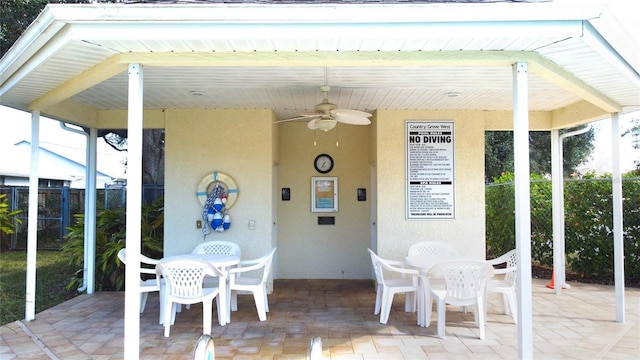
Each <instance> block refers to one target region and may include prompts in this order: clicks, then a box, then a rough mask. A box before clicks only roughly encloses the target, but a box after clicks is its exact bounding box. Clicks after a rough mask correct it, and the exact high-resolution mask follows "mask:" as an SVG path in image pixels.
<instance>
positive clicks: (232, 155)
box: [164, 110, 274, 259]
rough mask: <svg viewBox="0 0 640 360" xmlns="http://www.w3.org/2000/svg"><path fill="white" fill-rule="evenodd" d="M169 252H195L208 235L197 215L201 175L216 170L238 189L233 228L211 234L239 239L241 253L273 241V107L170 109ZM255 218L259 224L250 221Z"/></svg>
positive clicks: (257, 251) (254, 253)
mask: <svg viewBox="0 0 640 360" xmlns="http://www.w3.org/2000/svg"><path fill="white" fill-rule="evenodd" d="M165 122H166V124H165V126H166V134H165V141H166V144H165V146H166V148H165V150H166V157H165V161H166V163H165V168H166V169H167V170H166V174H165V240H164V247H165V249H164V251H165V255H166V256H169V255H176V254H184V253H190V252H191V250H192V249H193V248H194V247H195V246H196V245H197V244H199V243H200V242H202V241H203V235H202V230H201V229H197V228H196V221H197V220H200V219H201V217H202V205H201V204H200V202H199V201H198V198H197V197H196V190H197V187H198V184H199V183H200V181H201V180H202V179H203V178H204V177H205V176H206V175H207V174H211V173H212V172H213V171H219V172H223V173H225V174H227V175H229V176H231V177H232V178H233V179H234V181H235V183H236V185H237V186H238V189H239V195H238V199H237V201H236V203H235V204H234V205H233V207H232V208H230V209H229V213H230V216H231V228H230V229H229V230H227V231H225V232H222V233H219V232H214V233H212V234H210V235H208V236H207V240H228V241H233V242H236V243H238V244H240V247H241V249H242V257H243V258H247V259H251V258H257V257H259V256H262V255H264V254H265V253H266V252H267V251H268V250H269V249H270V248H271V246H272V239H273V238H274V236H273V233H272V232H273V226H272V224H273V218H272V209H273V207H272V192H273V185H272V171H273V151H272V146H273V144H272V142H273V136H272V135H271V134H272V131H273V129H274V127H273V126H272V122H273V113H272V112H271V111H270V110H166V120H165ZM250 220H253V221H255V230H250V229H249V226H248V224H249V221H250Z"/></svg>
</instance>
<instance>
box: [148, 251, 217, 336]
mask: <svg viewBox="0 0 640 360" xmlns="http://www.w3.org/2000/svg"><path fill="white" fill-rule="evenodd" d="M156 273H157V274H158V275H159V276H162V277H163V278H164V280H165V286H164V287H163V292H164V295H163V296H162V298H163V300H164V305H163V310H164V314H163V318H164V320H165V321H164V336H165V337H168V336H169V331H170V327H171V325H173V324H174V322H175V316H176V312H177V310H178V304H189V305H191V304H197V303H200V302H201V303H202V333H203V334H206V335H211V316H212V311H213V309H212V307H213V299H214V298H216V297H218V301H217V305H218V322H219V323H220V325H221V326H224V325H225V324H226V316H225V315H224V314H223V313H222V311H220V301H221V300H220V297H219V295H220V294H224V293H225V286H226V281H220V282H219V284H220V286H219V287H204V286H203V283H204V279H205V277H207V276H211V277H224V276H226V274H225V272H224V271H222V270H220V269H218V268H216V267H215V266H213V265H211V264H209V263H207V262H204V261H201V260H195V259H185V258H180V257H174V258H171V259H165V260H162V261H160V263H159V264H158V265H157V266H156Z"/></svg>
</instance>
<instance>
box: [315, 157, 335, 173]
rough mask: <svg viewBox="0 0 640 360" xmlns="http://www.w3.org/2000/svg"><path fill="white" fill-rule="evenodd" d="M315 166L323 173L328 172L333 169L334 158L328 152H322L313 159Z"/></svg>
mask: <svg viewBox="0 0 640 360" xmlns="http://www.w3.org/2000/svg"><path fill="white" fill-rule="evenodd" d="M313 166H314V167H315V168H316V171H318V172H319V173H321V174H326V173H328V172H329V171H331V169H333V158H332V157H331V156H330V155H328V154H320V155H318V156H316V159H315V160H314V161H313Z"/></svg>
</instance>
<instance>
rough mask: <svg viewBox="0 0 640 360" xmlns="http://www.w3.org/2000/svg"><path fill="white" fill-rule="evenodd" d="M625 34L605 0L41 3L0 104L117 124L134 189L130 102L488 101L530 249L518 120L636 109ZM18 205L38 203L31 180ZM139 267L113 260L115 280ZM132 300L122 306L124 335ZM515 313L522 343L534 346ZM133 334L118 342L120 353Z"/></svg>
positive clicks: (636, 85) (132, 318) (137, 133)
mask: <svg viewBox="0 0 640 360" xmlns="http://www.w3.org/2000/svg"><path fill="white" fill-rule="evenodd" d="M638 48H639V46H638V43H637V37H636V38H634V37H633V36H631V35H630V34H629V33H628V32H627V31H626V29H625V28H624V27H623V26H621V24H620V23H619V22H618V21H617V19H616V18H615V16H614V15H613V13H612V12H611V11H610V9H609V7H608V6H607V2H606V1H593V2H588V3H585V2H583V1H577V0H556V1H530V2H526V1H525V2H511V1H505V2H492V3H485V2H464V3H459V2H456V3H448V2H446V3H445V2H428V1H424V2H418V1H416V2H411V3H409V2H404V1H402V2H386V1H383V2H379V1H376V2H369V1H359V2H350V3H349V4H338V3H334V2H327V3H325V2H322V1H319V2H314V3H311V4H309V3H305V4H297V3H291V2H287V3H282V2H275V1H274V2H266V3H264V2H260V3H257V2H251V3H249V2H247V3H224V2H222V1H220V2H217V1H211V2H208V3H207V4H197V3H193V4H161V3H155V4H129V5H125V4H92V5H68V4H67V5H48V6H47V8H46V9H45V10H44V11H43V12H42V13H41V14H40V16H39V17H38V18H37V19H36V20H35V21H34V22H33V24H32V25H31V26H30V27H29V29H28V30H27V31H26V32H25V33H24V34H23V36H22V37H21V38H20V39H19V40H18V41H17V42H16V44H15V45H14V46H13V47H12V48H11V49H10V51H9V52H8V53H7V54H6V55H5V56H4V57H3V58H2V60H1V61H0V104H1V105H5V106H9V107H13V108H16V109H21V110H26V111H32V112H33V113H34V123H37V118H38V116H39V114H42V115H46V116H48V117H51V118H54V119H58V120H63V121H66V122H70V123H74V124H77V125H82V126H86V127H89V128H91V129H92V132H93V134H92V135H91V136H92V137H93V139H95V129H112V128H128V129H129V135H130V136H131V138H132V139H134V140H133V141H131V142H130V145H131V147H130V152H129V155H130V162H129V166H130V168H129V169H130V172H129V176H130V177H131V179H133V180H136V181H135V182H134V181H131V182H130V183H129V184H130V186H131V188H132V189H137V188H139V185H141V184H140V183H139V180H138V179H139V178H141V176H140V175H141V157H142V156H141V155H142V144H141V138H142V135H141V134H142V126H143V118H144V126H145V127H162V126H163V123H162V121H161V120H158V119H157V118H154V116H148V115H150V114H153V113H154V110H162V109H167V108H217V109H220V108H223V109H257V108H259V109H264V108H266V109H272V110H273V111H274V113H275V114H276V116H277V118H279V119H284V118H288V117H292V116H295V115H297V114H298V113H300V112H305V111H310V110H312V109H313V107H314V105H315V104H317V103H319V102H320V101H321V100H322V93H321V92H320V91H319V89H318V88H319V86H320V85H324V84H327V85H330V86H331V87H332V90H331V92H330V93H329V98H330V99H331V101H332V102H333V103H335V104H337V106H338V107H341V108H350V109H356V110H363V111H370V112H375V111H376V110H380V109H384V110H405V109H412V110H447V111H464V110H483V111H488V112H495V113H496V115H495V116H489V117H488V120H484V121H486V123H485V129H487V130H492V129H496V130H497V129H514V128H515V129H514V130H515V140H516V141H514V143H515V144H516V148H515V149H514V153H515V158H516V159H518V162H519V163H517V164H516V174H517V176H516V197H517V198H518V199H517V201H516V213H517V214H518V215H520V214H524V216H523V218H522V220H523V221H518V220H516V228H517V231H516V232H517V238H518V240H517V241H516V243H517V244H518V247H519V251H521V252H520V253H519V256H522V257H520V258H521V260H522V261H528V260H530V251H529V250H527V245H528V244H529V240H530V239H529V238H530V229H529V227H528V226H529V225H528V222H529V221H528V220H529V219H528V214H529V208H528V205H529V204H528V202H527V201H522V200H528V194H529V189H528V157H527V156H528V148H527V147H526V143H527V141H526V140H527V133H528V131H529V130H530V129H537V130H557V129H561V128H566V127H571V126H575V125H577V124H581V123H586V122H590V121H593V120H597V119H601V118H605V117H609V116H611V114H617V113H627V112H631V111H634V110H637V109H639V108H640V57H639V56H638V51H637V49H638ZM142 68H144V74H143V72H142V71H141V69H142ZM143 84H144V86H143ZM492 119H493V121H492ZM132 130H133V131H132ZM132 134H133V135H132ZM34 137H35V138H36V139H35V140H36V141H37V131H36V133H35V135H34ZM138 139H140V141H138ZM518 144H520V145H518ZM523 144H524V145H523ZM32 158H35V161H34V162H35V163H37V156H33V157H32ZM34 172H35V174H36V175H33V174H32V181H31V184H32V186H31V188H32V189H34V188H36V185H37V182H35V181H34V179H33V178H37V170H36V171H34ZM35 180H37V179H35ZM525 183H526V185H524V184H525ZM519 184H522V185H519ZM137 195H138V194H137V193H135V192H132V193H131V194H130V199H137V198H139V196H137ZM618 197H619V198H621V196H618ZM518 200H521V201H520V202H518ZM29 206H30V208H32V209H33V211H30V213H33V214H36V213H37V211H36V209H37V208H36V206H37V198H36V197H35V196H32V197H30V205H29ZM138 212H139V202H134V201H129V202H128V204H127V222H128V224H133V225H131V226H128V228H127V247H131V248H139V241H140V239H139V236H140V229H139V228H136V225H135V224H139V223H140V221H139V220H140V218H139V213H138ZM31 223H32V222H30V224H31ZM33 223H35V221H33ZM35 238H36V229H35V227H34V228H33V229H31V228H30V233H29V243H30V244H33V245H32V246H35ZM130 241H131V246H130ZM521 245H522V247H521ZM33 250H35V249H33ZM132 255H135V254H132ZM138 255H139V254H138ZM31 256H32V258H30V259H32V260H30V261H32V262H35V253H33V254H32V255H31ZM620 256H621V255H620ZM620 259H621V258H620ZM131 260H132V262H133V263H137V261H136V260H137V258H135V257H133V258H132V259H131ZM523 268H524V267H523ZM519 271H520V274H519V276H521V275H522V276H524V278H522V279H520V278H519V286H524V288H522V289H521V290H523V291H522V292H521V293H524V294H528V293H529V292H530V285H531V284H530V281H529V280H530V279H526V278H527V275H529V273H527V272H526V271H525V269H519ZM33 276H35V275H33ZM137 276H138V273H137V272H136V269H135V266H130V267H128V268H127V279H128V280H131V282H129V281H128V284H133V282H134V281H133V280H134V279H136V278H137ZM28 278H30V277H29V274H28ZM520 280H524V281H520ZM136 281H137V280H136ZM133 286H135V285H133ZM127 289H128V290H130V288H129V287H128V288H127ZM134 290H135V289H134ZM128 293H129V291H128ZM131 293H134V291H133V290H131ZM527 301H528V300H527ZM136 303H137V302H136V301H135V299H133V297H131V298H130V299H128V300H127V303H126V304H127V311H126V315H125V322H127V321H129V322H130V323H128V324H131V326H129V327H128V329H129V330H131V331H133V334H134V335H137V334H138V330H139V329H138V328H139V326H138V322H137V321H138V318H137V315H138V314H137V311H136V310H138V309H136V308H135V306H136V305H135V304H136ZM527 306H528V310H530V306H531V304H530V303H528V304H527ZM524 313H525V314H524V315H521V316H523V317H524V318H525V320H526V321H524V325H523V322H519V325H518V326H519V336H520V339H519V340H521V345H522V344H524V346H521V349H520V351H521V353H520V356H521V357H527V356H528V355H530V354H531V346H532V334H531V331H530V325H531V322H530V315H531V314H530V311H525V312H524ZM520 314H522V312H520ZM133 329H135V330H133ZM130 338H131V336H127V337H126V339H127V340H130ZM135 338H136V339H137V338H138V336H135ZM137 344H138V343H137V342H132V343H131V345H130V346H129V348H128V349H125V352H126V353H127V354H128V355H131V356H132V358H134V357H135V355H137V354H134V352H135V351H136V350H137V349H138V346H137ZM125 347H127V346H126V345H125Z"/></svg>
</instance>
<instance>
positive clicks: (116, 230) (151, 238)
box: [62, 198, 164, 291]
mask: <svg viewBox="0 0 640 360" xmlns="http://www.w3.org/2000/svg"><path fill="white" fill-rule="evenodd" d="M75 217H76V218H77V220H78V221H77V223H76V225H74V226H71V227H69V228H68V229H69V234H67V236H66V237H65V243H64V244H63V245H62V253H63V255H64V256H65V257H67V258H68V259H69V262H70V264H72V265H74V266H75V267H76V269H77V272H76V277H74V278H73V279H72V280H71V281H70V282H69V284H68V285H67V288H68V289H74V288H79V287H80V286H81V285H82V281H83V267H84V266H83V265H84V215H82V214H80V215H76V216H75ZM141 225H142V230H141V232H142V234H141V236H142V253H143V254H145V255H147V256H149V257H152V258H161V257H162V252H163V243H164V241H163V235H164V229H163V227H164V204H163V199H162V198H160V199H157V200H155V201H154V202H153V203H151V204H150V205H142V224H141ZM125 238H126V216H125V209H124V208H117V209H100V210H99V211H98V213H97V218H96V269H95V271H96V279H95V289H96V290H97V291H101V290H102V291H104V290H122V289H123V288H124V266H123V265H122V264H121V263H120V261H119V260H118V257H117V256H118V252H119V251H120V249H122V248H124V247H125Z"/></svg>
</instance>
